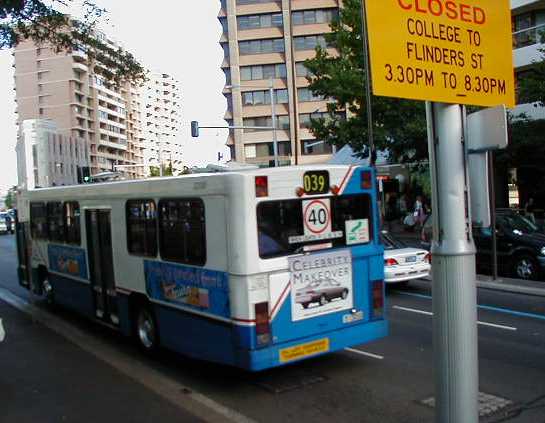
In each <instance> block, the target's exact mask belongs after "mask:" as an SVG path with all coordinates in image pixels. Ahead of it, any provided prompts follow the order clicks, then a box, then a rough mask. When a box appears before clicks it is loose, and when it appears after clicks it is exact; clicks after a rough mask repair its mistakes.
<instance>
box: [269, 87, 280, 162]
mask: <svg viewBox="0 0 545 423" xmlns="http://www.w3.org/2000/svg"><path fill="white" fill-rule="evenodd" d="M269 94H270V97H271V115H272V130H273V152H274V167H278V139H277V137H276V105H275V104H274V103H275V98H274V80H273V79H271V86H270V88H269Z"/></svg>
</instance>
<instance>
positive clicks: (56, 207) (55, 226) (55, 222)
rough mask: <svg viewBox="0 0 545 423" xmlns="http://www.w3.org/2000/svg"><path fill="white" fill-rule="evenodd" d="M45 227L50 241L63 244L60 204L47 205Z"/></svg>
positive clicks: (62, 219) (62, 220) (62, 218)
mask: <svg viewBox="0 0 545 423" xmlns="http://www.w3.org/2000/svg"><path fill="white" fill-rule="evenodd" d="M47 227H48V234H49V240H50V241H52V242H64V216H63V209H62V203H61V202H50V203H47Z"/></svg>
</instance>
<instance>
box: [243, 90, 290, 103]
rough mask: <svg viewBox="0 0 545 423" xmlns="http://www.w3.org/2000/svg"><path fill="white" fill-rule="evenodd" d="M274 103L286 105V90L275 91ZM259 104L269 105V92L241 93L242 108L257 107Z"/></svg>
mask: <svg viewBox="0 0 545 423" xmlns="http://www.w3.org/2000/svg"><path fill="white" fill-rule="evenodd" d="M274 96H275V103H276V104H286V103H288V90H284V89H282V90H275V92H274ZM261 104H271V96H270V92H269V91H268V90H267V91H246V92H244V93H242V105H243V106H258V105H261Z"/></svg>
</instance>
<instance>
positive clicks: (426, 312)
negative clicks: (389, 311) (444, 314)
mask: <svg viewBox="0 0 545 423" xmlns="http://www.w3.org/2000/svg"><path fill="white" fill-rule="evenodd" d="M392 308H395V309H396V310H401V311H408V312H410V313H416V314H424V315H426V316H433V313H432V312H431V311H424V310H417V309H415V308H408V307H401V306H397V305H395V306H392Z"/></svg>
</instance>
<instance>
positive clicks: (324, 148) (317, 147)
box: [301, 140, 333, 156]
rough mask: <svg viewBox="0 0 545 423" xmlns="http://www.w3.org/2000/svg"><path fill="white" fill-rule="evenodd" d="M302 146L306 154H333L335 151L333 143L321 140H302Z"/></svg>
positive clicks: (302, 150)
mask: <svg viewBox="0 0 545 423" xmlns="http://www.w3.org/2000/svg"><path fill="white" fill-rule="evenodd" d="M301 147H302V148H301V152H302V153H303V155H305V156H311V155H318V154H331V153H332V152H333V148H332V146H331V144H328V143H326V142H325V141H319V140H302V141H301Z"/></svg>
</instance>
